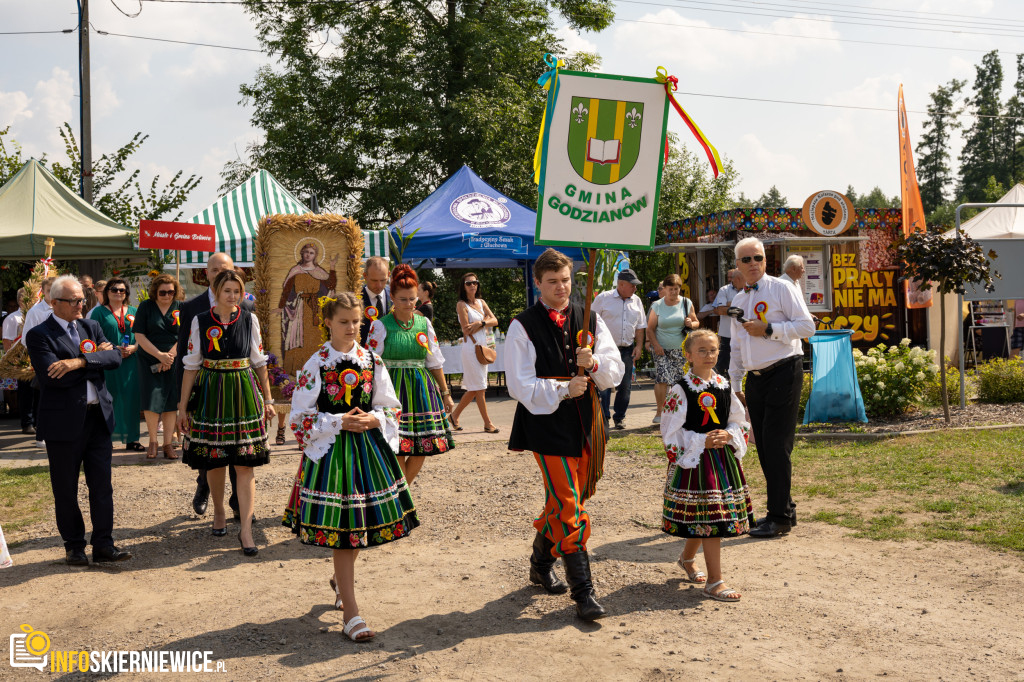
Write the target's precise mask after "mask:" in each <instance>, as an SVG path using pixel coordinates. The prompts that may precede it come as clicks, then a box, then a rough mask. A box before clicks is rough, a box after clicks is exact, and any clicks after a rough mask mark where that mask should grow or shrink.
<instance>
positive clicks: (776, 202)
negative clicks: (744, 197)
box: [754, 185, 789, 208]
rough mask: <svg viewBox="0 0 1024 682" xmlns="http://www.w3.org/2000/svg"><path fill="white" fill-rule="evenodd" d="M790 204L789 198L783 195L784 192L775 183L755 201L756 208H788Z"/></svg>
mask: <svg viewBox="0 0 1024 682" xmlns="http://www.w3.org/2000/svg"><path fill="white" fill-rule="evenodd" d="M788 206H789V199H787V198H786V197H785V196H783V194H782V192H780V191H779V188H778V187H776V186H775V185H772V186H771V188H770V189H769V190H768V191H767V192H765V193H764V194H762V195H761V196H759V197H758V198H757V201H755V202H754V208H786V207H788Z"/></svg>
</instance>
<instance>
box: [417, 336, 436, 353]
mask: <svg viewBox="0 0 1024 682" xmlns="http://www.w3.org/2000/svg"><path fill="white" fill-rule="evenodd" d="M416 343H418V344H420V345H421V346H423V347H424V348H426V349H427V352H428V353H430V346H429V345H427V333H426V332H419V333H417V334H416ZM430 354H431V355H433V353H430Z"/></svg>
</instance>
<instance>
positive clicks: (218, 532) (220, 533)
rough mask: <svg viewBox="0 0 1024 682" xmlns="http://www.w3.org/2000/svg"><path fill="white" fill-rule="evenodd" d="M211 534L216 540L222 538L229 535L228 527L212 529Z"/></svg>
mask: <svg viewBox="0 0 1024 682" xmlns="http://www.w3.org/2000/svg"><path fill="white" fill-rule="evenodd" d="M210 533H211V534H212V535H213V536H214V537H216V538H222V537H224V536H225V535H227V534H228V527H227V526H224V527H223V528H211V529H210Z"/></svg>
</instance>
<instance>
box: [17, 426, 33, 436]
mask: <svg viewBox="0 0 1024 682" xmlns="http://www.w3.org/2000/svg"><path fill="white" fill-rule="evenodd" d="M21 432H22V433H31V434H34V433H35V432H36V430H35V429H34V428H32V427H31V426H22V427H21Z"/></svg>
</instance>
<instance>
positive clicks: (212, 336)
mask: <svg viewBox="0 0 1024 682" xmlns="http://www.w3.org/2000/svg"><path fill="white" fill-rule="evenodd" d="M222 336H224V330H223V329H221V328H220V327H217V326H213V327H210V328H209V329H207V330H206V338H207V339H209V340H210V345H209V347H208V350H209V351H210V352H212V351H213V350H214V349H216V350H217V352H218V353H219V352H220V337H222Z"/></svg>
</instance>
